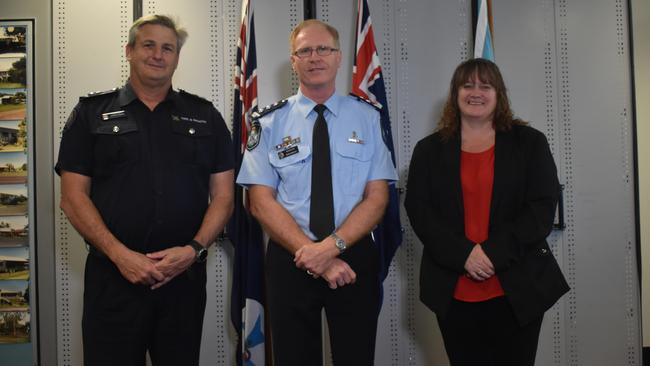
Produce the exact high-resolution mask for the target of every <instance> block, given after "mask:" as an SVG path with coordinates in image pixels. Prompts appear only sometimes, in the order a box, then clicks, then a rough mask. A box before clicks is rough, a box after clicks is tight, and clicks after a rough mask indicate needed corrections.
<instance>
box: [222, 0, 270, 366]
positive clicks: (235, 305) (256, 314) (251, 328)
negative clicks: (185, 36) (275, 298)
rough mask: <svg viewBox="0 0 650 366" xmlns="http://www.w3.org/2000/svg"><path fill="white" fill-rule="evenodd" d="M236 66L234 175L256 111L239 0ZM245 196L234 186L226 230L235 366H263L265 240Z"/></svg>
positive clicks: (250, 27) (246, 3)
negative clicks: (231, 255) (232, 252)
mask: <svg viewBox="0 0 650 366" xmlns="http://www.w3.org/2000/svg"><path fill="white" fill-rule="evenodd" d="M235 65H236V66H235V80H234V84H235V85H234V108H233V123H232V134H233V142H234V143H233V146H234V149H235V151H234V157H235V176H237V174H239V168H240V166H241V162H242V159H243V156H244V151H245V149H246V142H247V141H248V135H249V133H250V130H251V113H253V112H254V111H256V110H257V57H256V55H255V25H254V21H253V7H252V5H251V1H250V0H243V1H242V12H241V28H240V31H239V39H238V41H237V59H236V60H235ZM245 193H246V190H245V189H244V188H242V187H239V186H235V208H234V212H233V215H232V218H231V219H230V222H229V223H228V229H227V231H228V236H229V238H230V240H231V242H232V244H233V246H234V249H235V263H234V270H233V281H232V299H231V314H230V316H231V320H232V323H233V325H234V327H235V330H236V331H237V334H238V340H237V365H246V366H262V365H264V364H265V349H264V345H265V342H264V339H265V336H264V237H263V234H262V228H261V227H260V225H259V223H258V222H257V220H255V219H254V218H253V216H252V215H251V214H250V212H249V211H248V210H247V200H246V195H245Z"/></svg>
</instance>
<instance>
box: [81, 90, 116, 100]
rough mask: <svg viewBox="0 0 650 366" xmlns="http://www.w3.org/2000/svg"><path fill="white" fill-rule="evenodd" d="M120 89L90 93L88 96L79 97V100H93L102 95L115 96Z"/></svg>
mask: <svg viewBox="0 0 650 366" xmlns="http://www.w3.org/2000/svg"><path fill="white" fill-rule="evenodd" d="M118 90H120V88H113V89H108V90H102V91H94V92H90V93H88V94H87V95H82V96H81V97H79V99H85V98H93V97H98V96H100V95H108V94H113V93H116V92H117V91H118Z"/></svg>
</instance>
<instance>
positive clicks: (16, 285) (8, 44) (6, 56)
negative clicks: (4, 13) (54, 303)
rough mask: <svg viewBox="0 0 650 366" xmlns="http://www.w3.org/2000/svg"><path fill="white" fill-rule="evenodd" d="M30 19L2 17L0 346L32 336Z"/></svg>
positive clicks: (0, 89) (31, 59)
mask: <svg viewBox="0 0 650 366" xmlns="http://www.w3.org/2000/svg"><path fill="white" fill-rule="evenodd" d="M33 30H34V20H22V19H21V20H10V19H7V20H0V351H1V350H2V349H1V348H2V347H10V344H12V343H29V342H30V340H31V337H32V329H31V327H30V320H31V319H32V317H33V316H34V314H31V313H30V308H31V307H30V298H31V296H30V294H33V293H34V289H33V287H34V286H31V285H32V284H31V283H30V281H31V278H33V273H34V272H32V271H33V270H34V269H33V268H31V266H30V264H31V263H32V262H33V261H32V259H33V256H34V253H35V252H34V243H33V235H31V233H30V231H31V230H32V229H33V227H32V225H30V224H31V223H33V222H34V220H33V217H34V207H35V205H34V202H32V200H31V199H30V197H31V196H32V192H33V176H34V173H33V164H32V161H33V160H32V159H33V152H32V151H31V150H32V146H33V144H32V141H33V137H32V136H33V126H34V85H33V84H34V68H33V62H34V47H33V38H34V36H33Z"/></svg>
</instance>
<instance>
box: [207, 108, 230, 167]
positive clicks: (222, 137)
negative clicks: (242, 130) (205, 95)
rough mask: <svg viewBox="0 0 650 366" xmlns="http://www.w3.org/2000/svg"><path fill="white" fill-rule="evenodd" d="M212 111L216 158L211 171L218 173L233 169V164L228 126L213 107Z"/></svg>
mask: <svg viewBox="0 0 650 366" xmlns="http://www.w3.org/2000/svg"><path fill="white" fill-rule="evenodd" d="M213 111H214V114H215V118H214V121H215V122H214V123H215V132H216V136H215V144H216V146H215V150H216V154H217V158H216V159H215V166H214V167H213V171H212V173H220V172H224V171H227V170H230V169H233V167H234V165H235V164H234V158H233V147H232V138H231V137H230V131H228V127H226V122H225V121H224V119H223V117H222V116H221V113H219V111H217V110H216V109H214V107H213Z"/></svg>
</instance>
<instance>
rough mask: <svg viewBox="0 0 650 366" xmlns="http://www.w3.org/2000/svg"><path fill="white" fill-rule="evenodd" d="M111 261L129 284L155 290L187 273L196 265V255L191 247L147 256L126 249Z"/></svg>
mask: <svg viewBox="0 0 650 366" xmlns="http://www.w3.org/2000/svg"><path fill="white" fill-rule="evenodd" d="M111 259H112V260H113V262H114V263H115V265H116V266H117V268H118V269H119V270H120V273H121V274H122V276H124V278H126V279H127V280H128V281H129V282H131V283H134V284H140V285H148V286H151V289H152V290H155V289H157V288H160V287H161V286H163V285H165V284H167V283H168V282H169V281H171V280H172V279H173V278H174V277H176V276H178V275H179V274H181V273H183V272H185V270H187V269H188V268H189V267H190V266H191V265H192V263H194V260H195V259H196V253H195V251H194V249H193V248H192V247H191V246H189V245H186V246H177V247H172V248H168V249H164V250H161V251H158V252H154V253H147V254H142V253H139V252H136V251H133V250H131V249H128V248H125V250H124V251H122V252H121V253H119V254H118V255H116V256H115V257H114V258H111Z"/></svg>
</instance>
